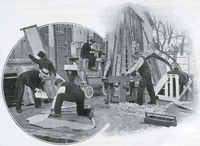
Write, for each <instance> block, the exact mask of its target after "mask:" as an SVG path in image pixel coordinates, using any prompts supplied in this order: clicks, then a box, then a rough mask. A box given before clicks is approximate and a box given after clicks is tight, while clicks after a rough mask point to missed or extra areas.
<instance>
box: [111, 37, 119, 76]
mask: <svg viewBox="0 0 200 146" xmlns="http://www.w3.org/2000/svg"><path fill="white" fill-rule="evenodd" d="M117 43H118V42H117V36H116V35H115V38H114V48H113V50H114V54H113V65H112V76H115V75H116V64H117Z"/></svg>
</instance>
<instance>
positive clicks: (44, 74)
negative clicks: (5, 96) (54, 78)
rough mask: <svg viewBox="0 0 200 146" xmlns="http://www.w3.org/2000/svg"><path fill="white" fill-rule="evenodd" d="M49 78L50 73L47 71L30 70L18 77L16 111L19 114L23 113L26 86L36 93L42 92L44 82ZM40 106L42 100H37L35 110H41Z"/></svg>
mask: <svg viewBox="0 0 200 146" xmlns="http://www.w3.org/2000/svg"><path fill="white" fill-rule="evenodd" d="M48 77H49V71H48V70H47V69H42V70H30V71H26V72H23V73H21V74H20V75H19V76H18V78H17V80H16V83H15V86H16V97H17V104H16V110H17V112H18V113H21V102H22V97H23V94H24V86H25V85H26V86H28V87H30V88H31V89H32V90H33V92H34V93H35V92H37V91H40V90H41V88H42V86H41V82H42V80H44V79H45V78H48ZM40 106H41V99H38V98H35V108H39V107H40Z"/></svg>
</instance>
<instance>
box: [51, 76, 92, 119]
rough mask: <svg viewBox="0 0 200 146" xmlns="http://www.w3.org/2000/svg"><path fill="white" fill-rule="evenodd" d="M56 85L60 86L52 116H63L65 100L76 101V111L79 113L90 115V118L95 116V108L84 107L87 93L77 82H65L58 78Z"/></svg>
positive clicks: (53, 105)
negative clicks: (62, 109)
mask: <svg viewBox="0 0 200 146" xmlns="http://www.w3.org/2000/svg"><path fill="white" fill-rule="evenodd" d="M55 85H56V86H57V87H58V91H57V93H56V96H55V97H54V101H53V103H52V107H51V111H53V112H52V113H51V114H50V116H52V117H60V116H61V107H62V103H63V101H69V102H76V111H77V114H78V115H81V116H89V118H90V119H91V118H92V117H93V116H94V109H93V108H87V109H86V108H84V101H85V94H84V92H83V90H82V89H81V88H80V87H79V86H78V85H77V84H75V83H73V82H63V80H61V79H57V80H56V81H55Z"/></svg>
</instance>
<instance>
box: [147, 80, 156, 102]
mask: <svg viewBox="0 0 200 146" xmlns="http://www.w3.org/2000/svg"><path fill="white" fill-rule="evenodd" d="M147 91H148V93H149V96H150V98H151V101H152V102H153V103H155V102H156V97H155V91H154V88H153V83H152V81H151V77H150V78H149V81H148V84H147Z"/></svg>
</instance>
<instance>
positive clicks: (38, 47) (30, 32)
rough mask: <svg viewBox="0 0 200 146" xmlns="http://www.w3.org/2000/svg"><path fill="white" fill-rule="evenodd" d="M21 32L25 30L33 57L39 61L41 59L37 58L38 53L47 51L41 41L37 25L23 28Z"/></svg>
mask: <svg viewBox="0 0 200 146" xmlns="http://www.w3.org/2000/svg"><path fill="white" fill-rule="evenodd" d="M21 30H23V31H24V33H25V36H26V39H27V40H28V42H29V46H30V48H31V50H32V53H33V56H34V57H35V58H38V59H39V57H38V56H37V54H38V52H39V51H43V52H45V51H44V45H43V43H42V41H41V37H40V34H39V32H38V28H37V25H33V26H30V27H25V28H22V29H21Z"/></svg>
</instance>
